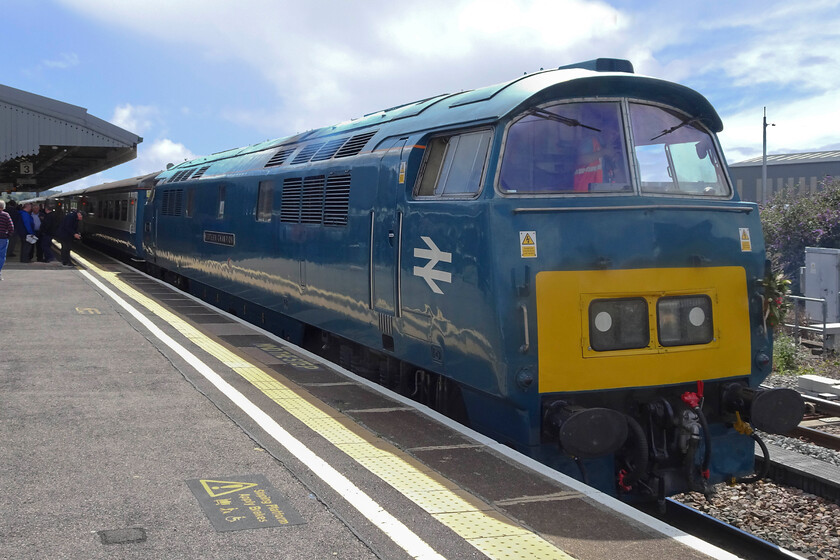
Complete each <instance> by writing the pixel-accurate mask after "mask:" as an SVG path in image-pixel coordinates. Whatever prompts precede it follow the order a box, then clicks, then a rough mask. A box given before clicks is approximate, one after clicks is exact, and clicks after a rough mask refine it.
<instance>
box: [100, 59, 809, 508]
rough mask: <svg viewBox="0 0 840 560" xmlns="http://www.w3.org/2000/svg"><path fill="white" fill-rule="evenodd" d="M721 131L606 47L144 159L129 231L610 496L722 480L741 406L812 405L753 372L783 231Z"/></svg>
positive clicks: (357, 362)
mask: <svg viewBox="0 0 840 560" xmlns="http://www.w3.org/2000/svg"><path fill="white" fill-rule="evenodd" d="M721 129H722V124H721V121H720V118H719V117H718V115H717V113H716V112H715V110H714V109H713V108H712V106H711V105H710V104H709V102H708V101H707V100H706V99H705V98H704V97H702V96H701V95H700V94H699V93H697V92H695V91H693V90H691V89H689V88H686V87H684V86H681V85H678V84H674V83H669V82H667V81H663V80H659V79H655V78H651V77H644V76H640V75H636V74H635V73H634V72H633V68H632V65H631V64H630V63H629V62H628V61H623V60H615V59H597V60H594V61H589V62H585V63H580V64H575V65H571V66H565V67H561V68H559V69H555V70H549V71H540V72H537V73H533V74H527V75H524V76H522V77H520V78H518V79H515V80H512V81H510V82H507V83H503V84H499V85H494V86H490V87H485V88H482V89H477V90H473V91H466V92H461V93H456V94H451V95H440V96H436V97H432V98H429V99H424V100H422V101H418V102H415V103H410V104H407V105H401V106H398V107H393V108H391V109H387V110H384V111H380V112H376V113H372V114H369V115H366V116H365V117H363V118H360V119H357V120H351V121H347V122H344V123H341V124H338V125H335V126H331V127H326V128H321V129H318V130H312V131H309V132H306V133H303V134H299V135H297V136H294V137H290V138H284V139H280V140H276V141H269V142H264V143H261V144H256V145H253V146H248V147H245V148H240V149H234V150H230V151H226V152H221V153H217V154H214V155H212V156H208V157H204V158H199V159H196V160H194V161H189V162H185V163H182V164H180V165H177V166H174V167H172V168H171V169H168V170H166V171H164V172H162V173H160V174H159V175H157V177H156V178H155V180H154V181H148V180H147V181H145V182H144V181H142V180H135V182H134V183H135V187H136V191H137V192H138V193H139V192H143V193H144V194H145V192H146V191H147V189H148V199H147V200H146V201H145V202H146V204H145V206H142V205H141V203H142V199H141V198H137V199H136V201H137V203H136V204H135V205H130V206H129V208H130V209H131V208H134V209H135V210H136V211H137V213H136V225H137V231H138V232H139V233H138V235H139V236H141V237H142V247H137V246H136V245H137V244H138V243H139V241H136V242H135V247H134V249H131V250H130V251H129V252H131V251H133V252H134V253H135V256H137V257H140V258H145V260H146V264H147V266H148V267H149V268H150V270H153V271H157V272H159V273H160V274H161V275H165V276H167V277H169V279H170V280H172V281H173V282H175V283H177V284H180V285H181V286H182V287H184V288H185V289H188V290H189V291H190V292H192V293H194V294H196V295H198V296H200V297H203V298H205V299H207V300H208V301H211V302H214V303H216V304H217V305H220V306H221V307H223V308H225V309H227V310H229V311H231V312H233V313H235V314H237V315H240V316H243V317H245V318H247V319H248V320H251V321H253V322H256V323H257V324H261V325H264V326H266V327H267V328H269V329H271V330H273V331H275V332H277V333H279V334H281V335H282V336H284V337H286V338H287V339H289V340H292V341H293V342H296V343H298V344H301V345H304V346H305V347H307V348H310V349H313V350H314V351H317V352H319V353H321V354H324V355H327V356H328V357H330V358H331V359H333V360H334V361H336V362H337V363H339V364H341V365H343V366H345V367H347V368H349V369H351V370H353V371H355V372H357V373H360V374H361V375H364V376H365V377H368V378H370V379H374V380H376V381H377V382H379V383H381V384H383V385H385V386H388V387H390V388H393V389H395V390H397V391H399V392H401V393H403V394H406V395H409V396H411V397H412V398H415V399H417V400H419V401H421V402H424V403H426V404H428V405H430V406H432V407H434V408H436V409H438V410H441V411H443V412H444V413H446V414H448V415H450V416H453V417H455V418H459V419H461V420H463V421H465V422H467V423H468V424H469V425H470V426H472V427H473V428H475V429H477V430H478V431H481V432H483V433H485V434H487V435H488V436H490V437H493V438H495V439H497V440H499V441H501V442H503V443H505V444H508V445H510V446H511V447H513V448H515V449H517V450H519V451H521V452H523V453H525V454H527V455H530V456H532V457H534V458H536V459H537V460H539V461H541V462H543V463H545V464H547V465H549V466H551V467H554V468H556V469H558V470H560V471H563V472H566V473H568V474H571V475H573V476H577V477H582V478H584V480H585V481H587V482H588V483H589V484H591V485H593V486H595V487H597V488H599V489H601V490H603V491H606V492H608V493H611V494H618V495H621V496H623V497H625V498H626V499H628V500H633V499H645V498H650V497H658V498H660V499H662V498H664V496H666V495H670V494H673V493H677V492H681V491H685V490H689V489H693V490H700V491H708V489H709V485H710V484H713V483H717V482H721V481H724V480H730V479H733V478H737V477H744V476H747V475H749V474H751V473H752V471H753V468H754V452H753V450H754V444H755V442H754V438H757V436H756V435H755V434H754V433H753V434H752V435H750V432H751V429H750V427H749V425H748V424H746V422H751V423H752V425H753V426H754V427H755V428H759V429H761V430H765V431H768V432H778V433H783V432H785V431H787V430H789V429H791V428H792V427H793V426H794V425H795V424H796V423H797V422H798V420H799V419H800V418H801V416H802V411H803V406H802V403H801V399H800V398H799V395H798V394H797V393H796V392H794V391H790V390H785V389H779V390H762V389H760V388H759V383H760V382H761V381H762V380H763V379H764V378H765V377H766V376H767V375H768V374H769V373H770V370H771V363H770V362H771V359H770V356H771V355H772V340H771V334H770V333H769V332H768V329H767V328H766V325H765V324H764V321H763V305H764V301H763V288H762V287H761V280H762V278H763V277H764V276H765V273H766V267H767V264H766V261H765V254H764V241H763V236H762V230H761V223H760V221H759V216H758V211H757V208H756V206H755V205H754V204H749V203H744V202H740V201H739V200H738V198H737V195H736V193H735V192H734V191H733V189H732V186H731V182H730V180H729V177H728V174H727V169H726V164H725V161H724V157H723V154H722V152H721V150H720V146H719V144H718V141H717V138H716V136H715V133H716V132H719V131H720V130H721ZM123 187H125V186H123ZM107 193H108V191H107V190H104V191H100V192H95V191H94V192H91V193H88V195H89V198H88V200H87V203H88V204H89V205H91V204H93V205H96V208H97V209H98V208H99V205H101V204H103V202H104V204H105V216H106V217H105V219H106V220H110V219H111V210H110V208H109V206H108V202H107V200H108V199H107V196H108V195H107ZM100 200H101V201H103V202H100ZM117 208H120V210H119V212H122V210H121V208H122V207H121V206H119V207H116V206H115V209H114V216H116V215H117V212H118V210H117ZM97 211H98V210H97ZM103 223H104V222H103ZM91 225H92V224H86V227H90V226H91ZM140 228H142V230H141V229H140ZM119 243H120V242H117V244H119ZM126 247H128V245H126Z"/></svg>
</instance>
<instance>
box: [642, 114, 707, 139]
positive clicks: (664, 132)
mask: <svg viewBox="0 0 840 560" xmlns="http://www.w3.org/2000/svg"><path fill="white" fill-rule="evenodd" d="M701 118H702V117H694V118H693V119H686V120H684V121H683V122H681V123H680V124H678V125H676V126H672V127H671V128H669V129H667V130H663V131H662V134H657V135H656V136H654V137H653V138H651V139H650V140H649V142H653V141H654V140H656V139H657V138H661V137H663V136H665V135H666V134H671V133H672V132H674V131H675V130H677V129H679V128H682V127H684V126H685V125H687V124H692V123H695V122H697V121H699V120H700V119H701Z"/></svg>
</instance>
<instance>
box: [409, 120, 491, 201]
mask: <svg viewBox="0 0 840 560" xmlns="http://www.w3.org/2000/svg"><path fill="white" fill-rule="evenodd" d="M491 138H492V132H491V131H490V130H477V131H470V132H463V133H458V134H450V135H442V136H435V137H433V138H431V139H430V140H429V143H428V146H427V147H426V153H425V156H424V158H423V163H422V165H421V167H420V177H419V179H418V181H417V186H416V187H415V191H414V195H415V196H416V197H462V198H463V197H473V196H475V195H476V194H477V193H478V192H479V191H480V190H481V183H482V181H481V180H482V177H483V176H484V169H485V167H486V165H487V152H488V150H489V147H490V140H491Z"/></svg>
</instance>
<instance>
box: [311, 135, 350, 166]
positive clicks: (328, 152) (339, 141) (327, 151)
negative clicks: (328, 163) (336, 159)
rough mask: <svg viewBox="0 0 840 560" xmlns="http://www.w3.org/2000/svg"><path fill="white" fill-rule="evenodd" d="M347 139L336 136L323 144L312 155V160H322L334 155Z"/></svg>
mask: <svg viewBox="0 0 840 560" xmlns="http://www.w3.org/2000/svg"><path fill="white" fill-rule="evenodd" d="M346 141H347V138H336V139H335V140H330V141H329V142H327V143H326V144H324V145H323V146H322V147H321V149H320V150H318V153H316V154H315V155H314V156H312V161H324V160H327V159H330V158H331V157H333V156H334V155H335V153H336V152H337V151H338V149H339V148H340V147H341V146H342V145H343V144H344V142H346Z"/></svg>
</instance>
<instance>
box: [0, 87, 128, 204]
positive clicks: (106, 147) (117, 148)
mask: <svg viewBox="0 0 840 560" xmlns="http://www.w3.org/2000/svg"><path fill="white" fill-rule="evenodd" d="M142 141H143V139H142V138H141V137H139V136H137V135H136V134H133V133H131V132H129V131H127V130H123V129H122V128H120V127H118V126H115V125H113V124H111V123H109V122H106V121H104V120H102V119H99V118H97V117H94V116H93V115H89V114H88V112H87V109H85V108H83V107H78V106H76V105H70V104H69V103H64V102H61V101H56V100H55V99H50V98H48V97H43V96H40V95H36V94H34V93H29V92H26V91H22V90H19V89H15V88H12V87H8V86H4V85H1V84H0V192H6V191H13V190H17V191H23V192H42V191H46V190H49V189H50V188H52V187H55V186H58V185H63V184H65V183H69V182H70V181H75V180H76V179H81V178H82V177H87V176H88V175H92V174H94V173H98V172H100V171H103V170H105V169H109V168H111V167H114V166H115V165H119V164H121V163H125V162H126V161H130V160H132V159H134V158H136V157H137V144H139V143H140V142H142Z"/></svg>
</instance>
